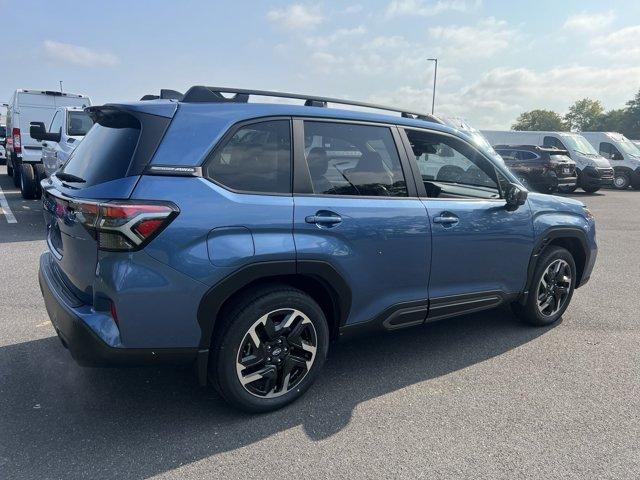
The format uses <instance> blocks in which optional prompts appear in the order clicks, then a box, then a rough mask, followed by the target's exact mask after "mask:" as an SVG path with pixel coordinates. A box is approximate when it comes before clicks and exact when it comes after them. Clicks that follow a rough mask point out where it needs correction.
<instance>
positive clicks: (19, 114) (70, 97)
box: [6, 89, 91, 190]
mask: <svg viewBox="0 0 640 480" xmlns="http://www.w3.org/2000/svg"><path fill="white" fill-rule="evenodd" d="M90 105H91V100H90V99H89V97H87V96H86V95H77V94H74V93H61V92H52V91H46V90H22V89H19V90H16V91H15V92H14V93H13V95H12V96H11V101H10V102H9V106H8V107H7V147H6V150H7V175H9V176H13V183H14V185H15V186H16V187H17V186H20V187H21V190H24V188H23V187H26V188H27V189H30V190H33V189H34V186H33V183H37V179H38V178H39V177H41V176H42V173H43V172H42V170H43V167H42V145H41V142H40V141H38V140H35V139H33V138H31V135H30V134H29V129H30V127H31V123H32V122H43V123H44V124H45V125H50V124H51V120H52V119H53V115H54V114H55V113H56V110H57V108H58V107H62V106H69V107H83V108H84V107H88V106H90Z"/></svg>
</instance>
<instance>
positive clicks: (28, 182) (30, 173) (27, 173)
mask: <svg viewBox="0 0 640 480" xmlns="http://www.w3.org/2000/svg"><path fill="white" fill-rule="evenodd" d="M20 192H21V193H22V198H26V199H27V200H33V199H34V198H36V197H37V195H38V184H37V182H36V173H35V171H34V170H33V165H31V164H30V163H22V164H21V165H20Z"/></svg>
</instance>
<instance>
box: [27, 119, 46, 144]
mask: <svg viewBox="0 0 640 480" xmlns="http://www.w3.org/2000/svg"><path fill="white" fill-rule="evenodd" d="M29 135H31V138H33V139H34V140H40V141H42V140H44V137H45V136H46V135H47V131H46V130H45V128H44V123H42V122H31V126H30V127H29Z"/></svg>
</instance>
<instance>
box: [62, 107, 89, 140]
mask: <svg viewBox="0 0 640 480" xmlns="http://www.w3.org/2000/svg"><path fill="white" fill-rule="evenodd" d="M68 122H69V124H68V125H67V132H68V133H69V135H70V136H72V137H74V136H76V137H84V136H85V135H86V134H87V132H88V131H89V130H90V129H91V127H92V126H93V120H92V119H91V117H90V116H89V114H88V113H86V112H69V119H68Z"/></svg>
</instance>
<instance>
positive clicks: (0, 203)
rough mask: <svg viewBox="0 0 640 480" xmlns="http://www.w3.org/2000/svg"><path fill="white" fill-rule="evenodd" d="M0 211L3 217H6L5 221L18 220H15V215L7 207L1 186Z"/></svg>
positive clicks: (15, 221)
mask: <svg viewBox="0 0 640 480" xmlns="http://www.w3.org/2000/svg"><path fill="white" fill-rule="evenodd" d="M0 213H4V218H6V219H7V223H18V220H16V217H15V216H14V215H13V212H12V211H11V209H10V208H9V202H7V198H6V197H5V196H4V193H3V192H2V187H0Z"/></svg>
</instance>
